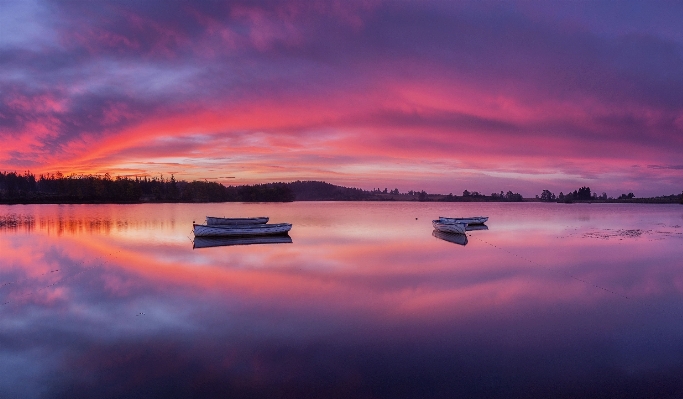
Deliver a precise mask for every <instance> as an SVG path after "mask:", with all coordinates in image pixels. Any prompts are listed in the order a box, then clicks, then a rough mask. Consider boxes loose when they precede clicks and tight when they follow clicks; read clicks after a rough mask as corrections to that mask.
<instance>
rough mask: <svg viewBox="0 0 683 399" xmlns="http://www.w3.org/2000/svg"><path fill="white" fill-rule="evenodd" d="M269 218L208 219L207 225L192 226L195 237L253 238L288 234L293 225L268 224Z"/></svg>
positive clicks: (212, 217) (210, 217)
mask: <svg viewBox="0 0 683 399" xmlns="http://www.w3.org/2000/svg"><path fill="white" fill-rule="evenodd" d="M268 220H269V218H268V217H265V216H260V217H253V218H219V217H214V216H207V217H206V224H194V223H193V224H192V228H193V231H194V236H195V237H253V236H273V235H281V234H287V232H289V230H291V229H292V224H291V223H273V224H268Z"/></svg>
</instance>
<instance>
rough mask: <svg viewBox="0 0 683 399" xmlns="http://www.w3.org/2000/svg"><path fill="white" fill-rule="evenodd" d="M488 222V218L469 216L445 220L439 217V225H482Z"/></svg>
mask: <svg viewBox="0 0 683 399" xmlns="http://www.w3.org/2000/svg"><path fill="white" fill-rule="evenodd" d="M487 220H489V218H488V216H471V217H467V218H447V217H443V216H439V221H440V222H441V223H467V224H484V223H486V221H487Z"/></svg>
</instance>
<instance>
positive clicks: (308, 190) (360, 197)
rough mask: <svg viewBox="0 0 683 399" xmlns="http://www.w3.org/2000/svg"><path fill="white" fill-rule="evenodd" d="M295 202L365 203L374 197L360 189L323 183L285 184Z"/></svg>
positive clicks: (302, 182)
mask: <svg viewBox="0 0 683 399" xmlns="http://www.w3.org/2000/svg"><path fill="white" fill-rule="evenodd" d="M285 186H287V187H288V188H289V189H290V190H291V192H292V194H294V201H364V200H368V199H370V198H371V197H372V194H371V193H370V192H369V191H365V190H362V189H360V188H349V187H343V186H337V185H334V184H330V183H325V182H322V181H299V180H297V181H295V182H291V183H285Z"/></svg>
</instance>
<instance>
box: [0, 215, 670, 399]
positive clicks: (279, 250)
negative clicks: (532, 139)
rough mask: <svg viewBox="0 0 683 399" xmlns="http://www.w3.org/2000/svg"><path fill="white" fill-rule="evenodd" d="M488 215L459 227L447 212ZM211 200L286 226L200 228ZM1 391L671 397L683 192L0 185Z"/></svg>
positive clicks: (108, 394)
mask: <svg viewBox="0 0 683 399" xmlns="http://www.w3.org/2000/svg"><path fill="white" fill-rule="evenodd" d="M480 214H481V215H487V216H489V217H490V220H489V222H488V223H487V225H488V228H489V229H488V230H482V231H471V232H468V234H467V243H466V245H460V244H458V243H453V242H449V241H445V240H442V239H439V238H437V237H434V236H433V235H432V226H431V220H432V219H433V218H435V217H437V216H439V215H443V216H458V215H460V216H474V215H480ZM206 215H217V216H221V215H226V216H261V215H267V216H270V218H271V222H272V223H277V222H290V223H293V224H294V227H293V229H292V231H291V233H290V236H291V238H292V243H279V244H268V245H266V244H261V245H236V246H223V247H212V248H201V249H193V243H192V242H191V239H192V234H191V228H192V227H191V226H192V221H193V220H195V221H198V222H199V221H202V220H203V219H204V217H205V216H206ZM8 216H10V217H11V218H12V219H15V220H18V223H17V224H16V225H13V224H12V225H8V224H6V223H5V225H4V226H3V227H0V302H1V303H2V305H1V306H0V317H1V320H2V322H1V323H0V351H1V352H0V397H38V398H41V397H46V398H53V397H68V398H78V397H84V398H85V397H88V398H90V397H145V398H168V397H234V398H241V397H326V398H335V397H338V398H353V397H367V398H398V397H415V398H431V397H505V398H510V397H539V396H548V397H591V396H592V397H597V396H602V397H643V396H647V397H681V396H683V378H681V376H682V375H683V261H682V259H683V227H681V226H683V206H675V205H674V206H672V205H664V206H660V205H622V204H617V205H605V204H593V205H589V204H575V205H561V204H536V203H533V204H532V203H524V204H432V203H364V202H361V203H348V202H344V203H305V202H297V203H290V204H201V205H198V204H163V205H155V204H145V205H38V206H22V205H18V206H0V220H3V219H2V218H5V220H6V219H7V217H8Z"/></svg>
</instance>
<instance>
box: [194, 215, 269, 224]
mask: <svg viewBox="0 0 683 399" xmlns="http://www.w3.org/2000/svg"><path fill="white" fill-rule="evenodd" d="M266 223H268V217H266V216H259V217H254V218H219V217H215V216H207V217H206V225H207V226H216V225H224V224H266Z"/></svg>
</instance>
